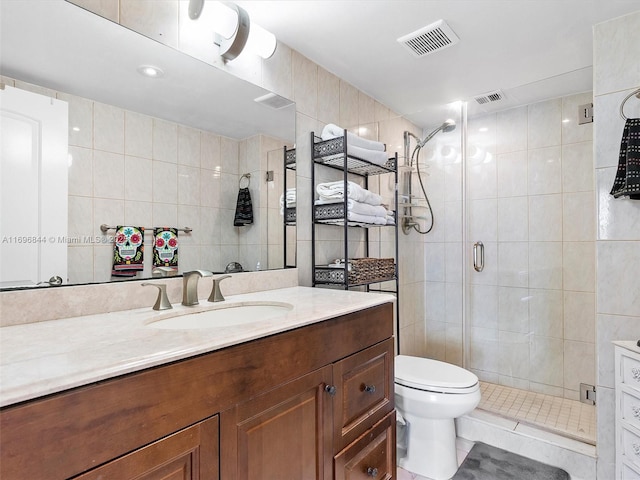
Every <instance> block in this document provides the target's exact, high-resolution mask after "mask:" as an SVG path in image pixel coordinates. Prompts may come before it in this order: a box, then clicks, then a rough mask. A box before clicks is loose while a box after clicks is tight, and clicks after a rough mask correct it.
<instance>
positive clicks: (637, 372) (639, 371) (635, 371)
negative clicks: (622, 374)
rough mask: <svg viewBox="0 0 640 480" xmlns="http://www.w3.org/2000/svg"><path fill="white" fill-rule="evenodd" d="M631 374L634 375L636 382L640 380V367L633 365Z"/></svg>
mask: <svg viewBox="0 0 640 480" xmlns="http://www.w3.org/2000/svg"><path fill="white" fill-rule="evenodd" d="M631 376H632V377H633V379H634V380H635V381H636V382H640V368H638V367H633V368H632V369H631Z"/></svg>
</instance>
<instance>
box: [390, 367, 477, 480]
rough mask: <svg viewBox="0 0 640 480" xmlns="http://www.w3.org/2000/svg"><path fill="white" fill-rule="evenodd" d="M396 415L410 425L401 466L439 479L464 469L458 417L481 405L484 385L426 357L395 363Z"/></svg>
mask: <svg viewBox="0 0 640 480" xmlns="http://www.w3.org/2000/svg"><path fill="white" fill-rule="evenodd" d="M395 399H396V410H397V411H398V412H399V413H400V415H401V416H402V417H403V418H404V419H405V420H406V423H407V432H406V444H407V450H406V455H405V456H404V457H401V455H398V466H399V467H401V468H404V469H405V470H408V471H410V472H412V473H417V474H418V475H421V476H424V477H428V478H431V479H433V480H445V479H450V478H451V477H452V476H453V475H454V474H455V472H456V470H457V469H458V462H457V456H456V430H455V425H454V421H453V420H454V418H457V417H460V416H462V415H465V414H467V413H469V412H471V411H472V410H473V409H474V408H476V407H477V406H478V403H480V383H479V382H478V377H476V376H475V375H474V374H473V373H471V372H469V371H468V370H465V369H464V368H460V367H458V366H456V365H451V364H449V363H445V362H440V361H437V360H431V359H428V358H421V357H410V356H407V355H398V356H397V357H396V358H395Z"/></svg>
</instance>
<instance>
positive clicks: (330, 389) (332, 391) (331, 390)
mask: <svg viewBox="0 0 640 480" xmlns="http://www.w3.org/2000/svg"><path fill="white" fill-rule="evenodd" d="M336 390H337V389H336V387H335V385H327V386H325V387H324V391H325V392H327V393H328V394H329V395H331V396H333V395H335V394H336Z"/></svg>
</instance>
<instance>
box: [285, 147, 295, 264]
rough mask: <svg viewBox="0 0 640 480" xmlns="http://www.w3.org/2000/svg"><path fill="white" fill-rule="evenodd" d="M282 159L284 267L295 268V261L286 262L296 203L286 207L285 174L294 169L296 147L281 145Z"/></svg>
mask: <svg viewBox="0 0 640 480" xmlns="http://www.w3.org/2000/svg"><path fill="white" fill-rule="evenodd" d="M283 161H284V175H283V176H284V178H283V182H282V183H283V188H282V191H283V195H284V205H283V207H282V208H283V211H284V221H283V222H282V228H283V237H282V238H283V239H284V240H283V243H284V268H295V266H296V265H295V263H294V264H293V265H288V264H287V228H288V227H293V228H294V229H295V227H296V212H297V205H296V206H295V207H287V176H288V173H289V171H294V172H295V170H296V166H297V164H296V149H295V148H291V149H289V150H287V147H286V146H285V147H283Z"/></svg>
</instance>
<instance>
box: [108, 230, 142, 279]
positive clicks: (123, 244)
mask: <svg viewBox="0 0 640 480" xmlns="http://www.w3.org/2000/svg"><path fill="white" fill-rule="evenodd" d="M143 261H144V227H130V226H121V225H118V226H117V227H116V234H115V236H114V243H113V269H112V270H111V275H112V276H114V277H135V276H136V273H137V272H141V271H142V270H143V269H144V265H143Z"/></svg>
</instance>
